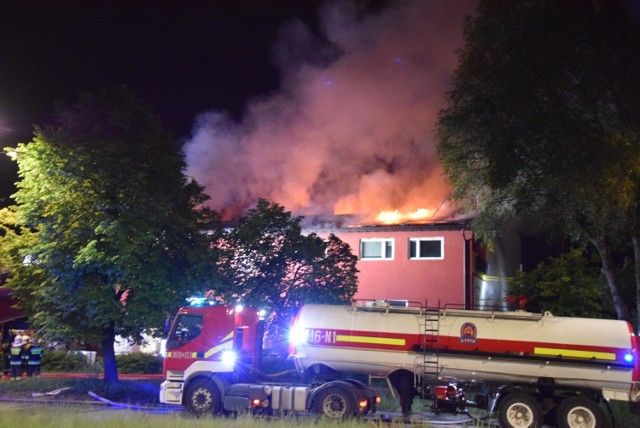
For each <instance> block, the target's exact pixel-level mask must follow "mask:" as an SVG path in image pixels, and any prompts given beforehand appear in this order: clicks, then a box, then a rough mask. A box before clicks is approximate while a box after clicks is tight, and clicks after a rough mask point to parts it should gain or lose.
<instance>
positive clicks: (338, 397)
mask: <svg viewBox="0 0 640 428" xmlns="http://www.w3.org/2000/svg"><path fill="white" fill-rule="evenodd" d="M355 408H356V406H355V403H354V402H353V397H351V394H349V393H348V392H347V391H345V390H344V389H342V388H338V387H335V386H333V387H329V388H327V389H325V390H324V391H322V392H321V393H320V394H319V396H318V399H317V400H316V403H315V411H316V414H317V415H320V416H322V415H324V416H326V417H327V418H329V419H346V418H348V417H350V416H353V414H354V412H355Z"/></svg>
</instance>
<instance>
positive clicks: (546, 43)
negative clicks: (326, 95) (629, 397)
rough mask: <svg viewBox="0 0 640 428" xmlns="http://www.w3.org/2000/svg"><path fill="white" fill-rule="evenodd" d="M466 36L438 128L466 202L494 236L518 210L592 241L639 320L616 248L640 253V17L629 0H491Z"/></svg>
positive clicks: (618, 301) (442, 152)
mask: <svg viewBox="0 0 640 428" xmlns="http://www.w3.org/2000/svg"><path fill="white" fill-rule="evenodd" d="M464 37H465V45H464V47H463V48H462V49H461V50H460V52H459V65H458V68H457V70H456V72H455V75H454V80H453V83H454V86H453V90H452V91H451V92H450V93H449V105H448V107H447V108H446V109H444V110H443V111H442V112H441V113H440V116H439V118H438V126H437V135H438V141H439V144H438V156H439V158H440V160H441V161H442V163H443V165H444V168H445V172H446V174H447V176H448V177H449V179H450V181H451V183H452V185H453V187H454V198H455V199H456V200H457V201H458V202H459V203H460V204H461V205H462V206H464V207H465V208H466V209H468V210H475V211H476V212H477V217H476V220H475V224H474V230H476V232H477V234H478V236H481V237H484V238H485V239H491V238H492V237H493V236H494V235H495V234H496V233H497V231H498V230H499V225H500V224H501V223H502V222H503V220H504V219H505V218H508V217H512V216H516V217H519V218H521V219H524V220H525V221H526V222H527V223H528V224H530V225H535V226H537V227H538V228H540V229H541V230H549V229H555V230H556V231H557V230H560V231H562V232H564V233H565V235H566V236H569V237H571V238H573V239H575V240H576V241H578V242H584V243H589V244H592V245H593V246H594V247H595V248H596V249H597V250H598V252H599V255H600V257H601V260H602V269H603V272H604V274H605V276H606V278H607V282H608V285H609V289H610V292H611V296H612V299H613V302H614V305H615V307H616V312H617V316H618V318H620V319H626V320H630V313H629V310H628V307H627V305H626V304H625V302H624V301H623V299H622V298H621V295H620V291H619V288H620V287H619V281H618V278H617V275H616V264H615V261H614V260H615V258H614V254H615V251H616V249H620V248H621V247H622V246H623V245H624V243H625V242H632V241H633V243H634V245H635V248H636V249H637V251H638V255H639V256H640V246H638V245H636V244H635V242H636V241H638V243H640V240H639V239H638V233H639V228H638V227H637V225H638V222H637V219H638V216H637V213H638V206H637V196H638V195H639V194H640V193H639V192H638V189H639V187H640V186H639V185H640V179H639V178H640V175H639V173H640V144H639V142H640V141H639V138H638V136H639V135H640V132H639V131H640V130H639V126H640V81H639V80H638V79H637V76H638V75H639V74H640V29H639V28H638V24H637V22H635V21H633V19H632V16H631V13H630V12H629V11H628V10H627V9H625V6H624V5H623V2H619V1H604V0H602V1H601V0H594V1H590V2H585V1H581V0H566V1H561V2H558V1H554V0H524V1H518V2H513V1H509V0H481V1H480V3H479V7H478V12H477V15H476V16H474V17H473V18H469V19H467V21H466V23H465V29H464ZM639 263H640V262H639ZM638 266H639V267H640V265H638ZM639 272H640V271H639ZM637 287H638V290H639V293H640V273H639V276H638V282H637ZM638 303H639V304H640V300H639V302H638Z"/></svg>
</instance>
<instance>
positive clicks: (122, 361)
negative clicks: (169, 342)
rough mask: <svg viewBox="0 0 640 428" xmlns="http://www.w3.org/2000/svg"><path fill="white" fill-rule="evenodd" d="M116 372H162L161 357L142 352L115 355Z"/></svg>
mask: <svg viewBox="0 0 640 428" xmlns="http://www.w3.org/2000/svg"><path fill="white" fill-rule="evenodd" d="M116 362H117V364H118V372H119V373H123V374H127V373H134V374H158V373H162V358H161V357H157V356H154V355H150V354H144V353H142V352H134V353H131V354H123V355H116Z"/></svg>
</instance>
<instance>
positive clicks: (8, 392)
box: [0, 377, 640, 428]
mask: <svg viewBox="0 0 640 428" xmlns="http://www.w3.org/2000/svg"><path fill="white" fill-rule="evenodd" d="M160 382H161V381H160V380H151V381H139V380H121V381H120V382H119V383H117V384H114V385H109V384H105V383H104V381H103V380H101V379H97V378H43V377H38V378H28V379H23V380H21V381H19V382H8V381H4V380H3V381H0V399H2V398H13V399H16V398H18V399H30V398H31V397H32V394H33V393H46V392H49V391H53V390H56V389H59V388H69V389H68V390H65V391H63V392H61V393H60V394H58V395H57V396H55V397H51V398H47V399H46V401H51V402H53V403H58V404H59V405H57V406H52V407H42V406H40V407H35V408H34V407H31V406H32V403H29V402H28V401H27V402H26V403H0V406H1V407H0V408H1V409H2V411H0V427H2V426H14V425H15V424H16V421H19V424H20V428H29V427H58V426H59V427H86V426H87V424H88V423H89V422H90V425H91V426H92V428H100V427H120V426H123V427H124V426H127V428H135V427H137V426H152V425H153V427H154V428H163V427H165V426H166V427H172V428H175V426H180V427H185V428H190V427H201V426H202V427H204V426H207V427H211V428H218V427H220V428H244V427H250V428H261V427H263V426H264V427H265V428H266V427H267V426H268V428H280V427H285V426H287V427H289V426H291V424H292V423H293V422H295V423H296V425H300V426H302V427H303V428H304V427H306V426H309V427H313V428H324V427H325V426H326V427H327V428H328V426H329V424H331V426H334V425H335V424H336V423H335V422H330V421H326V424H325V422H322V421H321V422H318V421H315V420H313V421H311V420H308V419H303V420H295V421H294V420H292V419H290V420H287V419H284V420H277V421H267V420H264V419H260V418H255V417H239V418H235V419H225V418H199V419H198V418H189V417H186V416H185V414H184V413H183V412H181V411H178V412H171V413H167V414H149V413H141V412H135V411H125V410H114V409H113V408H109V407H107V406H105V407H95V406H90V407H88V406H82V407H72V406H71V405H70V404H68V403H70V402H75V401H95V400H94V399H92V398H91V397H90V396H89V395H88V392H89V391H92V392H94V393H96V394H97V395H99V396H101V397H104V398H106V399H108V400H111V401H114V402H118V403H126V404H133V405H139V406H147V407H149V406H157V405H159V404H160V403H159V401H158V392H159V387H160ZM379 391H380V395H381V397H382V403H380V405H379V406H378V410H379V411H380V412H382V413H384V412H398V410H399V409H398V403H397V401H396V400H395V399H394V398H393V397H392V396H391V395H390V394H389V393H388V392H383V389H382V388H381V389H379ZM611 407H612V410H613V413H614V418H615V421H616V426H617V427H627V426H640V416H638V415H633V414H631V413H629V411H628V409H627V405H626V403H621V402H612V403H611ZM25 408H28V409H29V410H28V411H26V412H25ZM34 409H35V411H34ZM427 410H429V402H424V401H421V400H415V401H414V404H413V412H414V413H419V412H425V411H427ZM14 418H18V419H14ZM267 424H268V425H267ZM372 425H375V426H377V425H378V424H376V423H375V422H373V421H349V422H345V423H341V424H340V426H341V427H344V428H358V427H363V426H368V427H371V426H372ZM391 425H392V426H397V427H398V428H399V427H400V426H404V424H403V423H401V422H397V423H391ZM385 426H388V424H386V425H385ZM421 426H423V427H429V426H430V425H429V424H424V425H423V424H421ZM470 426H477V427H481V426H483V425H482V424H481V423H480V422H478V423H477V424H476V425H470Z"/></svg>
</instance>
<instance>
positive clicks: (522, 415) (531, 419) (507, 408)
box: [498, 392, 542, 428]
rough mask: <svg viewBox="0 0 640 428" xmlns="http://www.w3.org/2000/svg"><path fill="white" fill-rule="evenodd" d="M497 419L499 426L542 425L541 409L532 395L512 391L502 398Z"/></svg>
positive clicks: (536, 427)
mask: <svg viewBox="0 0 640 428" xmlns="http://www.w3.org/2000/svg"><path fill="white" fill-rule="evenodd" d="M498 420H499V421H500V426H501V427H512V428H539V427H540V426H541V425H542V409H541V408H540V405H539V404H538V402H537V401H536V400H535V399H534V398H533V397H531V396H529V395H527V394H523V393H521V392H513V393H511V394H508V395H507V396H505V397H504V398H503V399H502V402H501V403H500V407H499V408H498Z"/></svg>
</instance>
